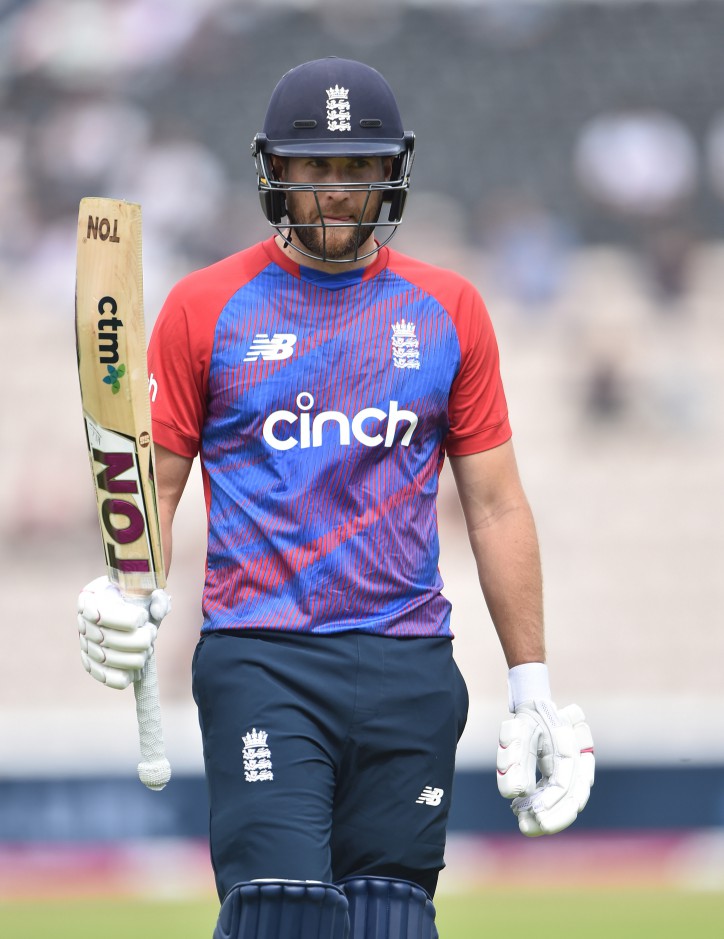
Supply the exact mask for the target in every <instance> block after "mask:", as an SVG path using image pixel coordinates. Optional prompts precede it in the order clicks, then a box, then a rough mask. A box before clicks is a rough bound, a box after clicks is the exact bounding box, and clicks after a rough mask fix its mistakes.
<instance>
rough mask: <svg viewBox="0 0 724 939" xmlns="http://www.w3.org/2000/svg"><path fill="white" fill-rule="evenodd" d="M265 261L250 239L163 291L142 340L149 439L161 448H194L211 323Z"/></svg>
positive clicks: (184, 452) (191, 453)
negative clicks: (148, 398) (148, 331)
mask: <svg viewBox="0 0 724 939" xmlns="http://www.w3.org/2000/svg"><path fill="white" fill-rule="evenodd" d="M268 263H269V260H268V258H267V256H266V254H265V253H264V251H263V249H262V247H261V245H256V246H255V247H254V248H250V249H248V250H246V251H242V252H240V253H239V254H235V255H232V256H231V257H230V258H226V259H224V260H223V261H219V262H218V263H217V264H213V265H211V267H207V268H204V270H201V271H195V272H194V273H193V274H189V275H188V276H187V277H185V278H184V279H183V280H181V281H179V283H178V284H176V286H175V287H174V288H173V290H172V291H171V293H170V294H169V295H168V298H167V300H166V302H165V303H164V305H163V307H162V309H161V312H160V313H159V315H158V319H157V320H156V324H155V326H154V328H153V333H152V335H151V341H150V342H149V346H148V373H149V380H150V388H151V417H152V421H153V439H154V441H155V442H156V443H158V444H160V446H162V447H166V449H167V450H171V451H172V452H173V453H178V454H179V455H180V456H186V457H190V458H192V459H193V457H195V456H196V454H197V453H198V452H199V448H200V446H201V433H202V430H203V426H204V421H205V419H206V402H207V386H208V378H209V368H210V365H211V354H212V351H213V345H214V333H215V330H216V324H217V322H218V319H219V316H220V314H221V312H222V310H223V309H224V307H225V305H226V304H227V303H228V301H229V300H230V299H231V297H232V296H233V295H234V294H235V293H236V291H237V290H239V289H240V288H241V287H243V286H244V284H245V283H248V281H249V280H251V278H252V277H254V276H255V275H256V274H257V273H258V272H259V271H260V270H261V269H262V268H263V267H265V266H266V265H267V264H268Z"/></svg>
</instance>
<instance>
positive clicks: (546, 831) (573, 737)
mask: <svg viewBox="0 0 724 939" xmlns="http://www.w3.org/2000/svg"><path fill="white" fill-rule="evenodd" d="M532 667H533V668H535V669H537V670H538V672H537V674H534V675H533V683H532V684H533V685H534V686H535V685H538V687H537V690H539V691H540V690H544V691H545V690H548V689H547V670H546V672H545V673H543V672H541V671H540V670H541V669H545V666H544V665H541V664H540V663H534V665H533V666H532ZM527 668H529V666H527V665H523V666H517V669H527ZM515 671H516V669H512V670H511V672H515ZM519 679H520V673H518V675H516V676H513V681H511V710H513V711H514V714H515V716H514V717H513V718H511V719H509V720H506V721H504V722H503V724H502V726H501V729H500V739H499V745H498V756H497V768H498V791H499V792H500V794H501V795H502V796H503V797H504V798H506V799H512V800H513V801H512V803H511V808H512V810H513V812H514V814H515V815H516V816H517V818H518V827H519V828H520V830H521V832H522V833H523V834H524V835H527V836H529V837H531V838H534V837H537V836H539V835H552V834H555V833H556V832H559V831H562V830H563V829H564V828H568V826H569V825H571V824H572V823H573V822H574V821H575V820H576V818H577V816H578V814H579V813H580V812H581V811H582V810H583V808H584V806H585V805H586V803H587V802H588V797H589V795H590V792H591V786H592V785H593V780H594V766H595V763H594V755H593V738H592V736H591V731H590V728H589V726H588V724H587V723H586V720H585V716H584V714H583V711H582V710H581V708H580V707H578V706H577V705H575V704H571V705H568V707H565V708H561V709H560V710H558V708H556V706H555V704H554V703H553V702H552V701H551V700H550V697H549V696H546V697H543V698H532V699H528V700H523V701H521V702H520V703H518V700H517V698H516V691H518V690H519V689H520V685H521V682H520V681H519ZM541 679H543V681H542V683H541Z"/></svg>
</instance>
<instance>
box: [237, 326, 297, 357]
mask: <svg viewBox="0 0 724 939" xmlns="http://www.w3.org/2000/svg"><path fill="white" fill-rule="evenodd" d="M296 341H297V337H296V335H295V334H294V333H274V335H273V336H272V337H271V339H270V338H269V336H268V335H267V333H257V334H256V336H254V341H253V342H252V344H251V345H250V346H249V351H248V352H247V353H246V355H245V356H244V361H245V362H256V360H257V359H258V358H259V356H261V358H262V359H263V360H264V361H265V362H277V361H278V362H281V361H282V360H283V359H288V358H289V356H290V355H291V354H292V352H294V345H295V343H296Z"/></svg>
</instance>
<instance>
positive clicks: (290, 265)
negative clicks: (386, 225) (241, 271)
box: [264, 236, 389, 290]
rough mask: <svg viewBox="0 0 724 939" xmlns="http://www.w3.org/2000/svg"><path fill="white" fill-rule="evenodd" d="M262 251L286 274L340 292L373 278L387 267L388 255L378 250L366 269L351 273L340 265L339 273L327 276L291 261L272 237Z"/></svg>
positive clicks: (358, 268) (385, 251)
mask: <svg viewBox="0 0 724 939" xmlns="http://www.w3.org/2000/svg"><path fill="white" fill-rule="evenodd" d="M264 249H265V251H266V253H267V255H268V256H269V257H270V259H271V260H272V261H273V262H274V264H276V265H277V266H278V267H281V268H283V270H285V271H286V272H287V273H288V274H292V275H293V276H294V277H298V278H299V279H300V280H303V281H305V282H306V283H308V284H315V285H316V286H318V287H325V288H326V289H327V290H340V289H342V288H344V287H351V286H353V285H354V284H359V283H360V282H361V281H363V280H369V278H370V277H374V276H375V274H377V273H379V271H381V270H382V269H383V268H384V267H386V266H387V259H388V253H389V252H388V251H387V248H380V250H379V251H378V252H377V255H376V257H375V259H374V260H373V261H372V263H371V264H368V265H367V267H357V268H354V269H353V270H351V271H346V270H344V268H343V267H342V266H341V265H340V268H341V270H340V271H339V273H334V274H328V273H327V272H326V271H318V270H317V269H316V268H314V267H305V266H304V265H303V264H297V263H295V262H294V261H292V259H291V258H290V257H289V253H288V251H283V250H282V249H281V248H280V247H279V245H278V244H277V243H276V241H275V239H274V236H272V237H271V238H268V239H267V240H266V241H265V242H264ZM290 250H291V249H290Z"/></svg>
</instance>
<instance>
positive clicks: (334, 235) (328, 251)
mask: <svg viewBox="0 0 724 939" xmlns="http://www.w3.org/2000/svg"><path fill="white" fill-rule="evenodd" d="M290 195H291V193H289V194H287V217H288V219H289V221H290V223H291V225H292V226H294V227H293V229H292V230H293V231H294V232H295V233H296V236H297V238H298V239H299V240H300V242H301V243H302V244H303V245H304V247H305V248H306V249H307V251H309V253H310V254H312V255H314V256H315V257H318V258H321V259H322V260H323V261H326V260H333V261H337V260H341V259H342V258H351V259H355V258H356V256H357V253H358V251H359V249H360V246H361V245H363V244H365V243H366V242H367V240H368V239H369V238H371V237H372V236H373V235H374V231H375V225H376V223H377V219H378V218H379V215H380V210H381V209H382V193H372V194H371V196H370V199H369V200H368V202H367V203H366V205H365V207H364V210H363V215H362V220H361V223H360V222H358V223H350V224H349V225H328V224H323V223H322V221H321V220H320V215H321V212H319V214H315V215H314V216H313V218H314V219H315V221H314V222H312V221H311V219H310V218H309V217H307V218H302V217H301V213H299V212H298V210H297V207H296V206H295V205H294V203H293V200H292V199H290V198H289V196H290ZM290 203H291V204H290ZM375 203H377V204H376V205H375ZM305 222H306V223H309V224H305ZM330 236H331V237H330Z"/></svg>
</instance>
